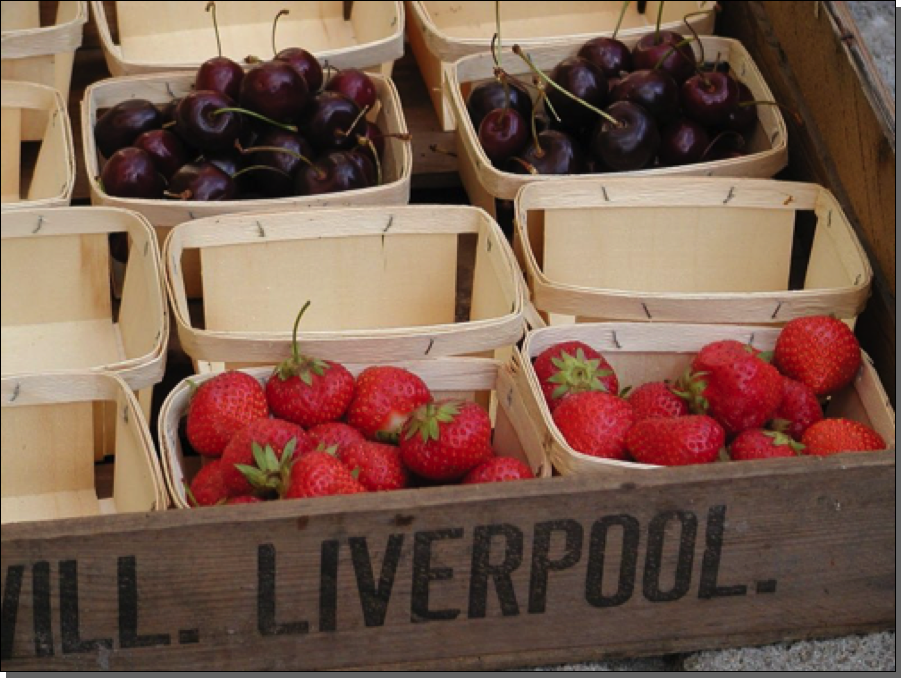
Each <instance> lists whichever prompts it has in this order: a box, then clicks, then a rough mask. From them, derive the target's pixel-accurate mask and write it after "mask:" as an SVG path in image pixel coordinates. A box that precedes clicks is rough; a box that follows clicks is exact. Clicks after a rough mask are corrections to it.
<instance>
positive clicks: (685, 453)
mask: <svg viewBox="0 0 901 678" xmlns="http://www.w3.org/2000/svg"><path fill="white" fill-rule="evenodd" d="M725 443H726V433H725V431H724V430H723V427H722V426H720V425H719V424H718V423H717V422H716V420H714V419H713V418H712V417H708V416H706V415H701V414H693V415H689V416H687V417H677V418H675V419H664V418H658V419H645V420H643V421H639V422H637V423H636V424H635V426H633V427H632V429H631V430H630V431H629V433H628V435H627V436H626V447H627V448H628V450H629V453H630V454H631V455H632V457H633V458H634V459H635V461H638V462H641V463H642V464H654V465H655V466H688V465H691V464H709V463H711V462H714V461H716V460H717V459H718V458H719V456H720V450H721V449H722V447H723V445H725Z"/></svg>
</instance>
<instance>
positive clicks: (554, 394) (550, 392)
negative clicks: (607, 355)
mask: <svg viewBox="0 0 901 678" xmlns="http://www.w3.org/2000/svg"><path fill="white" fill-rule="evenodd" d="M532 367H533V368H534V369H535V374H537V375H538V382H539V383H540V384H541V392H542V393H543V394H544V399H545V400H546V401H547V404H548V407H549V408H550V409H551V412H553V411H554V409H556V407H557V405H559V404H560V401H561V400H562V399H563V397H564V396H565V395H568V394H570V393H579V392H580V391H603V392H605V393H612V394H613V395H616V394H617V393H619V381H617V378H616V374H615V373H614V372H613V368H612V367H611V366H610V363H608V362H607V361H606V360H605V359H604V356H602V355H601V354H600V353H598V352H597V351H595V350H594V349H593V348H591V346H589V345H588V344H584V343H582V342H581V341H565V342H562V343H559V344H555V345H554V346H551V347H550V348H546V349H544V350H543V351H542V352H541V353H539V354H538V356H537V357H536V358H535V362H534V364H533V365H532Z"/></svg>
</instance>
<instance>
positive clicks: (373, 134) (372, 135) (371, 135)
mask: <svg viewBox="0 0 901 678" xmlns="http://www.w3.org/2000/svg"><path fill="white" fill-rule="evenodd" d="M363 136H365V137H366V138H367V139H369V140H370V141H371V142H372V143H373V144H374V145H375V150H376V152H377V153H378V154H379V158H383V157H384V156H385V137H384V135H383V134H382V130H381V129H379V126H378V125H377V124H375V123H374V122H372V121H371V120H367V121H366V130H365V134H364V135H363Z"/></svg>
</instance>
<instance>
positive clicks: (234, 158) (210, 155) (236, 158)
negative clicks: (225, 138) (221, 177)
mask: <svg viewBox="0 0 901 678" xmlns="http://www.w3.org/2000/svg"><path fill="white" fill-rule="evenodd" d="M201 160H205V161H206V162H211V163H213V164H214V165H215V166H216V167H218V168H219V169H221V170H222V171H223V172H225V173H226V174H227V175H228V176H232V175H233V174H235V173H236V172H238V171H239V170H240V169H241V168H242V167H244V165H245V164H246V163H245V162H244V156H242V155H241V154H240V153H238V151H237V150H235V149H227V150H224V151H205V152H204V154H203V157H202V158H201Z"/></svg>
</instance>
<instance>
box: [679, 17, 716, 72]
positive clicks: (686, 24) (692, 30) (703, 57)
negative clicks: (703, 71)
mask: <svg viewBox="0 0 901 678" xmlns="http://www.w3.org/2000/svg"><path fill="white" fill-rule="evenodd" d="M718 9H719V5H714V7H713V9H705V10H702V11H700V12H690V13H688V14H686V15H685V16H684V17H682V23H684V24H685V27H686V28H688V30H690V31H691V34H692V35H693V36H694V37H695V40H697V42H698V47H700V48H701V60H700V63H704V59H705V58H706V57H705V55H704V42H703V41H702V40H701V38H699V37H698V32H697V31H696V30H695V28H694V26H692V25H691V24H690V23H688V20H689V19H690V18H692V17H693V16H702V15H705V14H716V12H717V11H718Z"/></svg>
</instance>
